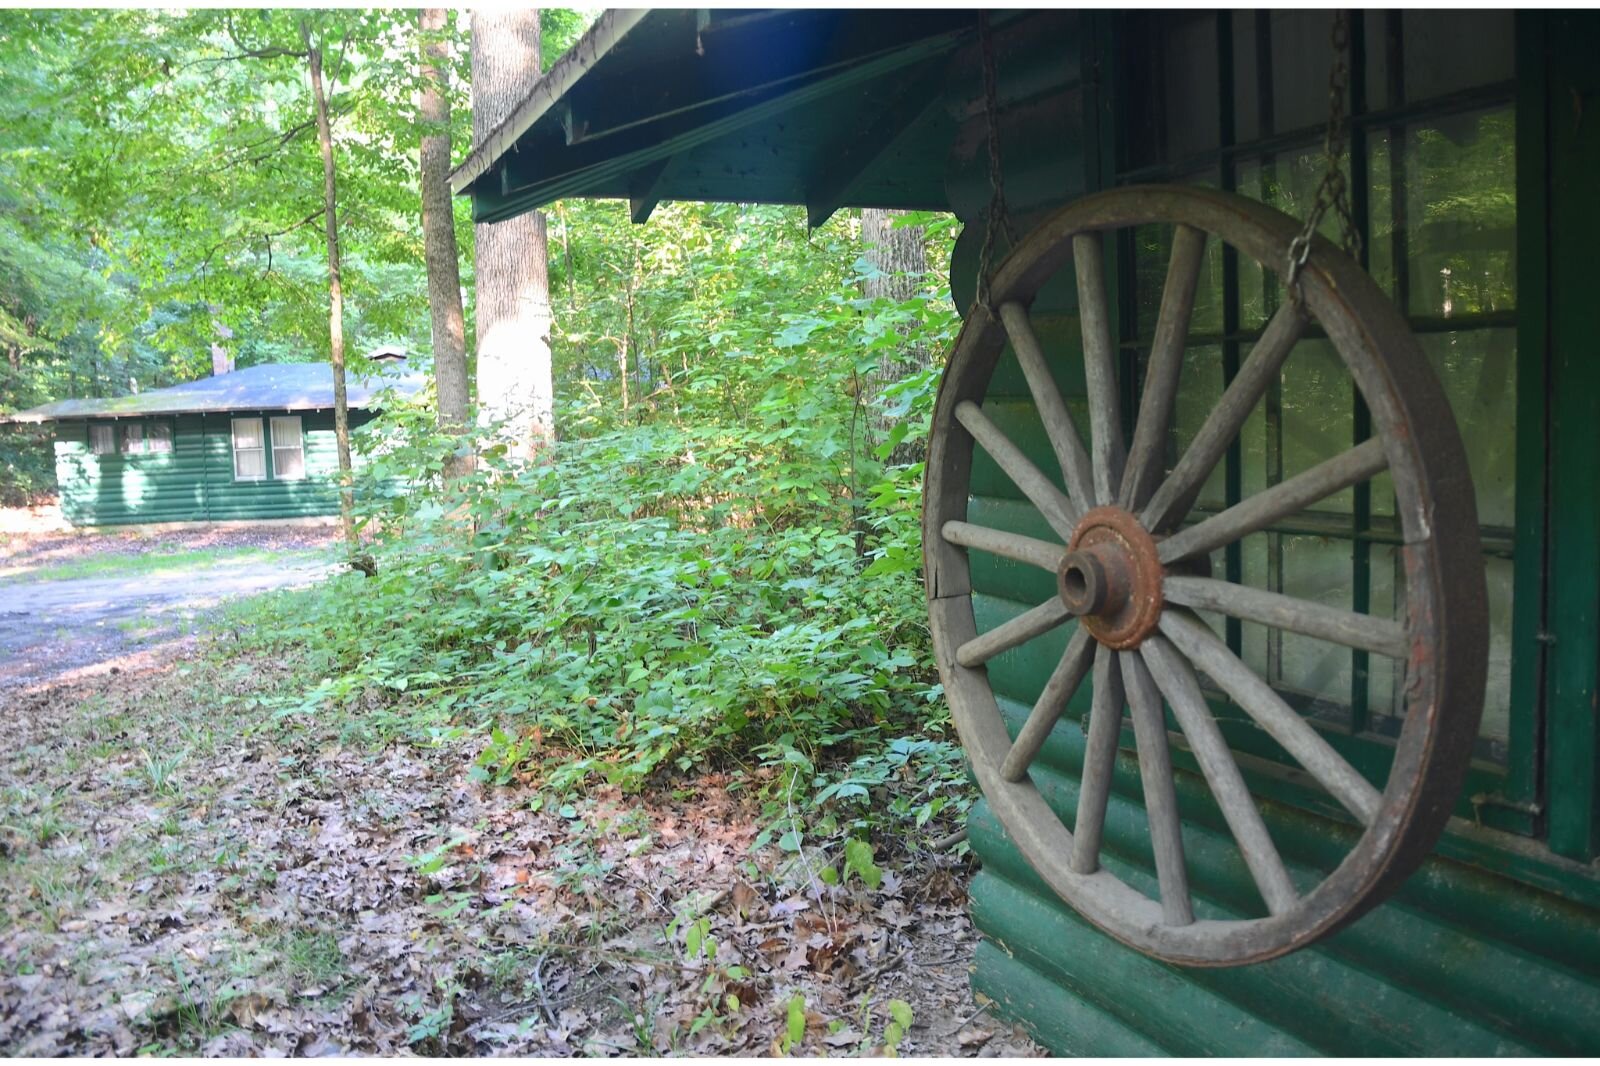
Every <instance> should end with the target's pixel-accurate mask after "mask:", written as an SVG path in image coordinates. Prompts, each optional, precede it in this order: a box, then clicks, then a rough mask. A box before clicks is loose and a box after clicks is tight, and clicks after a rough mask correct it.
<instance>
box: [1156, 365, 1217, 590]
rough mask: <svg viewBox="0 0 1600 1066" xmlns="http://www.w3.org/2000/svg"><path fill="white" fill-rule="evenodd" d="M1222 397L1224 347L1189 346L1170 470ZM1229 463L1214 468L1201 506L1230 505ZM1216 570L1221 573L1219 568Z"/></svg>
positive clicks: (1202, 493)
mask: <svg viewBox="0 0 1600 1066" xmlns="http://www.w3.org/2000/svg"><path fill="white" fill-rule="evenodd" d="M1221 398H1222V349H1221V348H1220V347H1219V346H1217V345H1215V344H1207V345H1202V346H1200V347H1196V348H1190V349H1188V350H1187V351H1185V352H1184V354H1183V370H1182V373H1181V376H1180V377H1179V379H1178V395H1177V397H1176V399H1175V400H1174V401H1173V417H1172V422H1173V425H1172V434H1171V437H1172V440H1171V447H1170V451H1169V454H1168V458H1167V469H1168V470H1171V469H1172V468H1173V466H1175V465H1177V462H1178V460H1179V458H1181V457H1182V456H1183V453H1184V452H1185V451H1187V450H1188V448H1189V442H1190V441H1192V440H1194V435H1195V434H1196V433H1198V432H1200V427H1201V426H1202V425H1203V424H1204V423H1205V420H1206V416H1207V415H1209V414H1210V413H1211V411H1212V409H1213V408H1215V407H1216V405H1217V401H1218V400H1220V399H1221ZM1227 477H1228V464H1227V459H1226V457H1224V459H1223V461H1222V462H1219V463H1218V464H1217V465H1216V467H1215V468H1213V469H1212V471H1211V474H1210V476H1209V477H1207V478H1206V483H1205V485H1204V487H1202V488H1201V490H1200V496H1199V499H1198V500H1197V501H1196V504H1197V506H1198V507H1200V508H1201V509H1202V510H1207V511H1220V510H1222V508H1223V507H1224V506H1226V504H1227V497H1226V492H1227ZM1217 573H1219V574H1220V573H1221V571H1220V570H1218V571H1217Z"/></svg>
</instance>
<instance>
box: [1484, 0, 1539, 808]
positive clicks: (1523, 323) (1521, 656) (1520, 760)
mask: <svg viewBox="0 0 1600 1066" xmlns="http://www.w3.org/2000/svg"><path fill="white" fill-rule="evenodd" d="M1516 35H1517V57H1516V64H1517V99H1516V105H1515V106H1516V126H1517V140H1516V153H1517V178H1516V181H1517V238H1516V239H1517V327H1516V328H1517V381H1516V388H1517V442H1516V444H1517V463H1516V475H1515V476H1516V491H1517V500H1516V517H1515V521H1516V529H1515V534H1514V536H1515V542H1514V543H1515V547H1514V549H1513V554H1512V590H1513V591H1512V607H1511V615H1512V618H1511V629H1512V647H1511V707H1512V714H1511V722H1510V731H1509V736H1508V737H1507V747H1508V750H1509V754H1510V758H1509V760H1508V762H1507V768H1506V769H1507V773H1506V780H1505V784H1504V785H1503V787H1502V792H1501V793H1500V794H1499V795H1495V796H1491V797H1490V802H1489V803H1488V804H1487V805H1486V806H1485V808H1484V821H1485V822H1486V823H1487V824H1489V825H1492V826H1494V827H1496V828H1500V829H1507V830H1510V831H1512V832H1520V833H1524V834H1528V835H1532V834H1533V833H1534V832H1535V831H1536V830H1538V829H1539V828H1540V823H1541V821H1542V819H1540V818H1539V817H1538V812H1539V811H1540V808H1541V801H1542V799H1543V795H1542V784H1543V780H1542V779H1543V776H1544V774H1543V764H1544V760H1545V757H1546V755H1545V751H1544V725H1545V716H1546V715H1547V714H1548V713H1549V709H1548V707H1547V705H1546V702H1545V672H1546V670H1547V668H1548V663H1547V660H1546V646H1545V642H1544V640H1543V639H1542V635H1543V634H1545V633H1546V631H1547V630H1546V627H1547V624H1548V623H1547V620H1546V598H1547V596H1548V595H1549V593H1548V590H1547V588H1546V583H1545V566H1546V562H1547V560H1548V558H1549V550H1550V548H1549V542H1548V538H1547V528H1546V508H1547V507H1548V505H1549V482H1548V477H1547V469H1546V465H1545V463H1546V457H1547V456H1548V455H1549V447H1550V441H1549V432H1550V420H1551V414H1552V412H1551V408H1550V406H1549V405H1550V396H1549V370H1548V368H1549V362H1550V350H1549V334H1548V332H1547V330H1548V316H1549V312H1550V308H1549V304H1548V300H1549V292H1550V288H1549V278H1550V275H1549V255H1550V249H1549V241H1548V218H1547V214H1546V213H1547V211H1548V210H1549V198H1548V190H1547V188H1546V184H1545V183H1546V180H1547V173H1548V171H1547V158H1546V153H1547V150H1548V134H1547V130H1546V124H1547V121H1548V97H1549V86H1548V83H1547V80H1546V71H1545V66H1544V57H1543V52H1544V23H1543V19H1542V16H1540V15H1538V14H1536V13H1534V12H1518V14H1517V16H1516Z"/></svg>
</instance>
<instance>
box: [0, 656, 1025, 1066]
mask: <svg viewBox="0 0 1600 1066" xmlns="http://www.w3.org/2000/svg"><path fill="white" fill-rule="evenodd" d="M299 692H300V689H299V688H297V687H295V686H293V685H290V684H288V683H287V682H286V681H284V680H283V677H282V668H281V667H279V666H277V665H275V664H273V663H260V662H257V663H244V662H233V661H224V660H221V659H218V658H216V648H215V647H208V646H207V645H205V644H204V643H203V642H202V641H200V640H197V639H195V638H190V637H185V638H181V639H179V640H176V641H171V642H168V643H166V644H164V645H161V646H159V647H158V648H156V649H154V650H152V651H148V652H146V653H144V654H142V655H141V656H138V657H136V661H134V662H133V664H132V665H130V666H128V667H127V668H125V669H123V670H122V672H121V673H120V674H118V675H115V676H112V675H109V674H99V675H95V676H88V677H79V678H78V679H76V680H74V681H72V682H71V683H68V684H58V685H48V686H38V687H35V688H33V689H31V690H28V691H23V692H14V693H13V694H12V698H10V699H9V700H5V699H0V731H3V732H4V734H5V736H6V737H7V744H6V745H5V746H4V749H3V750H0V1051H4V1052H8V1053H13V1054H15V1053H21V1054H25V1055H27V1054H33V1055H60V1054H77V1055H82V1054H104V1053H115V1054H124V1055H125V1054H132V1053H139V1052H143V1053H178V1054H189V1055H193V1054H205V1055H250V1056H253V1055H283V1054H339V1053H345V1054H394V1053H403V1052H414V1053H415V1052H420V1053H423V1054H432V1055H460V1054H477V1055H482V1054H523V1055H546V1056H570V1055H616V1054H665V1053H691V1054H744V1055H767V1054H773V1053H784V1052H788V1053H791V1054H801V1055H807V1056H814V1055H818V1054H829V1055H861V1054H867V1055H870V1054H881V1053H882V1052H883V1051H884V1050H885V1049H886V1048H888V1047H892V1046H897V1048H898V1050H899V1052H900V1053H902V1054H908V1055H968V1056H973V1055H981V1056H993V1055H1007V1056H1014V1055H1034V1054H1039V1050H1038V1049H1037V1048H1036V1047H1034V1046H1033V1045H1031V1044H1030V1043H1029V1042H1028V1041H1027V1040H1026V1039H1024V1038H1022V1037H1020V1036H1018V1035H1017V1034H1015V1033H1014V1032H1012V1031H1011V1030H1009V1029H1007V1028H1004V1027H1002V1026H999V1025H996V1024H995V1023H993V1022H992V1021H989V1020H988V1019H987V1018H986V1017H984V1016H983V1013H982V1008H981V1006H980V1005H978V1004H975V1003H974V1002H973V999H972V993H971V991H970V989H969V987H968V984H967V965H968V963H969V961H970V959H971V956H972V950H973V947H974V946H975V943H976V934H975V933H974V931H973V929H972V927H971V925H970V922H969V921H968V918H967V913H966V888H965V886H966V881H967V877H968V875H969V873H970V871H969V870H968V868H967V865H966V861H965V860H963V859H961V858H959V857H957V856H952V855H949V854H935V853H931V852H928V851H926V850H920V851H918V850H912V851H907V850H905V849H906V848H907V847H908V846H911V847H913V848H914V845H909V844H908V843H907V842H900V841H893V842H891V841H885V842H880V845H879V851H878V857H879V859H880V861H882V862H883V867H884V874H883V878H882V881H881V883H879V884H878V885H877V886H875V887H869V886H867V885H865V884H863V883H861V881H860V880H859V879H856V878H850V879H849V881H848V882H847V883H844V884H823V883H820V882H819V881H818V879H817V877H816V876H815V873H814V871H816V870H821V869H823V868H824V867H825V866H827V865H828V864H829V863H832V864H834V865H835V866H836V867H837V865H838V861H839V857H838V856H831V855H827V854H823V853H818V852H815V851H810V852H808V853H806V854H804V860H805V861H804V862H796V861H795V857H794V856H791V855H786V854H784V853H782V852H780V851H778V849H777V848H776V847H767V848H761V849H753V848H752V844H753V842H754V840H755V839H756V836H757V834H758V831H759V829H760V827H761V826H762V824H763V820H764V813H763V811H762V809H761V802H760V801H759V800H758V799H756V798H755V797H754V796H753V795H751V794H750V792H749V791H748V790H746V791H734V790H732V789H730V788H729V787H728V786H729V779H728V778H726V777H719V776H715V775H702V776H698V777H688V778H683V779H679V780H677V781H673V782H666V783H664V784H663V785H662V786H661V787H658V788H656V789H653V790H652V791H650V792H647V793H646V794H644V795H625V794H623V793H622V792H621V791H619V790H617V789H615V788H601V789H598V790H595V791H592V792H590V793H588V794H583V795H574V796H566V797H560V796H553V795H551V794H549V793H548V792H546V791H545V790H544V788H543V783H542V782H540V781H538V780H535V779H531V778H528V777H526V776H524V775H522V774H520V773H514V774H509V775H508V774H505V773H501V772H498V771H496V772H495V773H494V774H493V776H492V777H491V776H489V775H486V774H485V773H483V772H481V771H480V770H479V769H478V766H477V763H478V762H479V761H480V760H478V758H477V757H478V756H479V754H480V753H482V752H484V750H485V748H486V746H487V745H490V744H493V743H498V742H496V741H492V740H491V739H490V738H487V737H485V736H483V735H482V734H481V733H475V732H470V731H467V730H455V731H442V732H441V733H440V734H439V735H438V738H437V741H436V742H435V743H432V744H429V745H426V746H421V747H417V746H411V745H406V744H400V743H394V742H387V743H385V742H378V741H375V740H373V739H372V738H371V734H370V733H364V732H363V730H364V729H370V726H368V725H367V722H366V715H364V714H360V713H357V714H351V715H343V714H339V713H335V712H332V711H328V710H326V709H318V708H311V709H306V708H304V707H302V706H300V705H299ZM486 765H488V766H490V767H493V766H494V765H495V764H494V763H493V762H489V763H486ZM746 784H747V785H749V784H751V782H750V781H748V780H747V781H746ZM808 871H813V872H810V873H808ZM905 1022H909V1025H903V1024H902V1023H905Z"/></svg>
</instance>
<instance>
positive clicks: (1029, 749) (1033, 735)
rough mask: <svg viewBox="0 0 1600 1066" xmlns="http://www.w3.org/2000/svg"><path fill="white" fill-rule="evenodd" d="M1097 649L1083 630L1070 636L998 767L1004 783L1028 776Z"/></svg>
mask: <svg viewBox="0 0 1600 1066" xmlns="http://www.w3.org/2000/svg"><path fill="white" fill-rule="evenodd" d="M1096 646H1097V645H1096V644H1095V642H1094V641H1092V640H1090V639H1089V631H1088V630H1087V629H1084V628H1083V627H1082V626H1079V627H1078V631H1077V632H1076V633H1074V634H1072V639H1071V640H1069V641H1067V650H1066V651H1065V652H1063V653H1062V656H1061V661H1060V662H1058V663H1056V668H1055V670H1054V671H1053V672H1052V673H1051V674H1050V680H1049V681H1046V682H1045V686H1044V691H1043V692H1041V693H1039V699H1038V702H1036V703H1035V704H1034V705H1033V710H1032V711H1030V712H1029V713H1028V720H1027V721H1026V722H1024V723H1022V729H1021V730H1019V731H1018V733H1017V739H1016V740H1015V741H1013V742H1012V744H1011V750H1010V751H1009V752H1008V753H1007V754H1006V758H1005V762H1004V763H1003V764H1001V767H1000V776H1001V777H1003V778H1005V779H1006V780H1007V781H1021V780H1022V778H1023V775H1024V774H1026V773H1027V772H1028V767H1029V766H1031V765H1032V764H1033V760H1034V759H1035V758H1037V757H1038V754H1039V749H1040V748H1043V747H1044V742H1045V741H1046V740H1047V739H1049V737H1050V730H1052V729H1054V728H1055V727H1056V722H1058V721H1059V720H1060V719H1061V715H1062V713H1063V712H1065V711H1066V709H1067V704H1068V703H1070V702H1071V701H1072V696H1073V694H1074V693H1076V692H1077V691H1078V686H1079V685H1081V684H1083V675H1085V674H1087V673H1088V672H1089V664H1090V663H1091V662H1093V661H1094V649H1095V647H1096Z"/></svg>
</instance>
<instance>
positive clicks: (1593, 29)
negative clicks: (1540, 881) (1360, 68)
mask: <svg viewBox="0 0 1600 1066" xmlns="http://www.w3.org/2000/svg"><path fill="white" fill-rule="evenodd" d="M1528 17H1529V18H1530V19H1531V18H1532V17H1533V16H1531V15H1530V16H1528ZM1539 17H1540V18H1541V20H1542V21H1544V24H1545V25H1546V26H1547V27H1548V29H1547V35H1546V38H1545V45H1546V47H1545V55H1544V64H1543V66H1544V70H1545V75H1546V77H1547V78H1548V79H1549V81H1548V84H1549V85H1551V86H1552V90H1551V91H1550V93H1549V94H1548V109H1547V112H1546V113H1547V115H1548V116H1549V118H1548V121H1549V126H1548V131H1549V165H1550V170H1549V195H1550V201H1549V213H1548V218H1549V219H1550V220H1551V221H1550V225H1549V249H1550V266H1549V270H1550V276H1549V283H1548V292H1549V314H1550V327H1549V328H1550V335H1549V344H1550V352H1551V363H1550V378H1551V381H1550V384H1551V409H1550V471H1549V477H1550V522H1551V529H1550V569H1549V573H1550V574H1551V575H1553V576H1554V578H1555V580H1553V581H1552V582H1551V583H1550V631H1551V633H1552V635H1553V637H1554V640H1553V642H1552V643H1551V644H1550V645H1549V656H1550V672H1549V692H1550V704H1549V706H1550V712H1549V722H1548V726H1547V728H1548V730H1549V732H1548V736H1549V738H1550V743H1549V744H1548V746H1547V749H1548V750H1547V758H1546V764H1545V772H1546V774H1547V781H1548V792H1547V794H1548V796H1549V800H1550V809H1549V823H1548V825H1549V842H1550V848H1551V850H1552V851H1554V852H1556V853H1557V854H1559V855H1565V856H1568V857H1570V858H1574V859H1579V860H1584V859H1589V858H1591V857H1593V856H1594V855H1595V854H1596V851H1597V847H1600V812H1597V811H1596V803H1597V791H1596V773H1597V765H1600V724H1597V718H1600V715H1597V713H1596V708H1595V699H1596V686H1597V684H1600V671H1597V666H1600V655H1597V652H1596V649H1597V647H1600V433H1597V432H1596V427H1597V426H1600V352H1597V349H1596V334H1595V328H1594V292H1593V288H1594V281H1595V274H1596V271H1595V249H1596V248H1600V201H1597V198H1596V195H1595V180H1596V178H1595V176H1596V175H1597V174H1600V122H1596V121H1595V114H1596V113H1597V112H1600V65H1597V64H1596V63H1595V53H1596V51H1597V50H1600V16H1596V15H1595V14H1593V13H1591V12H1573V11H1562V12H1553V13H1550V14H1548V15H1543V16H1539ZM1586 102H1587V105H1588V106H1587V107H1586V106H1585V105H1586ZM1585 111H1587V112H1588V115H1587V119H1588V120H1587V121H1584V120H1583V119H1584V118H1585Z"/></svg>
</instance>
